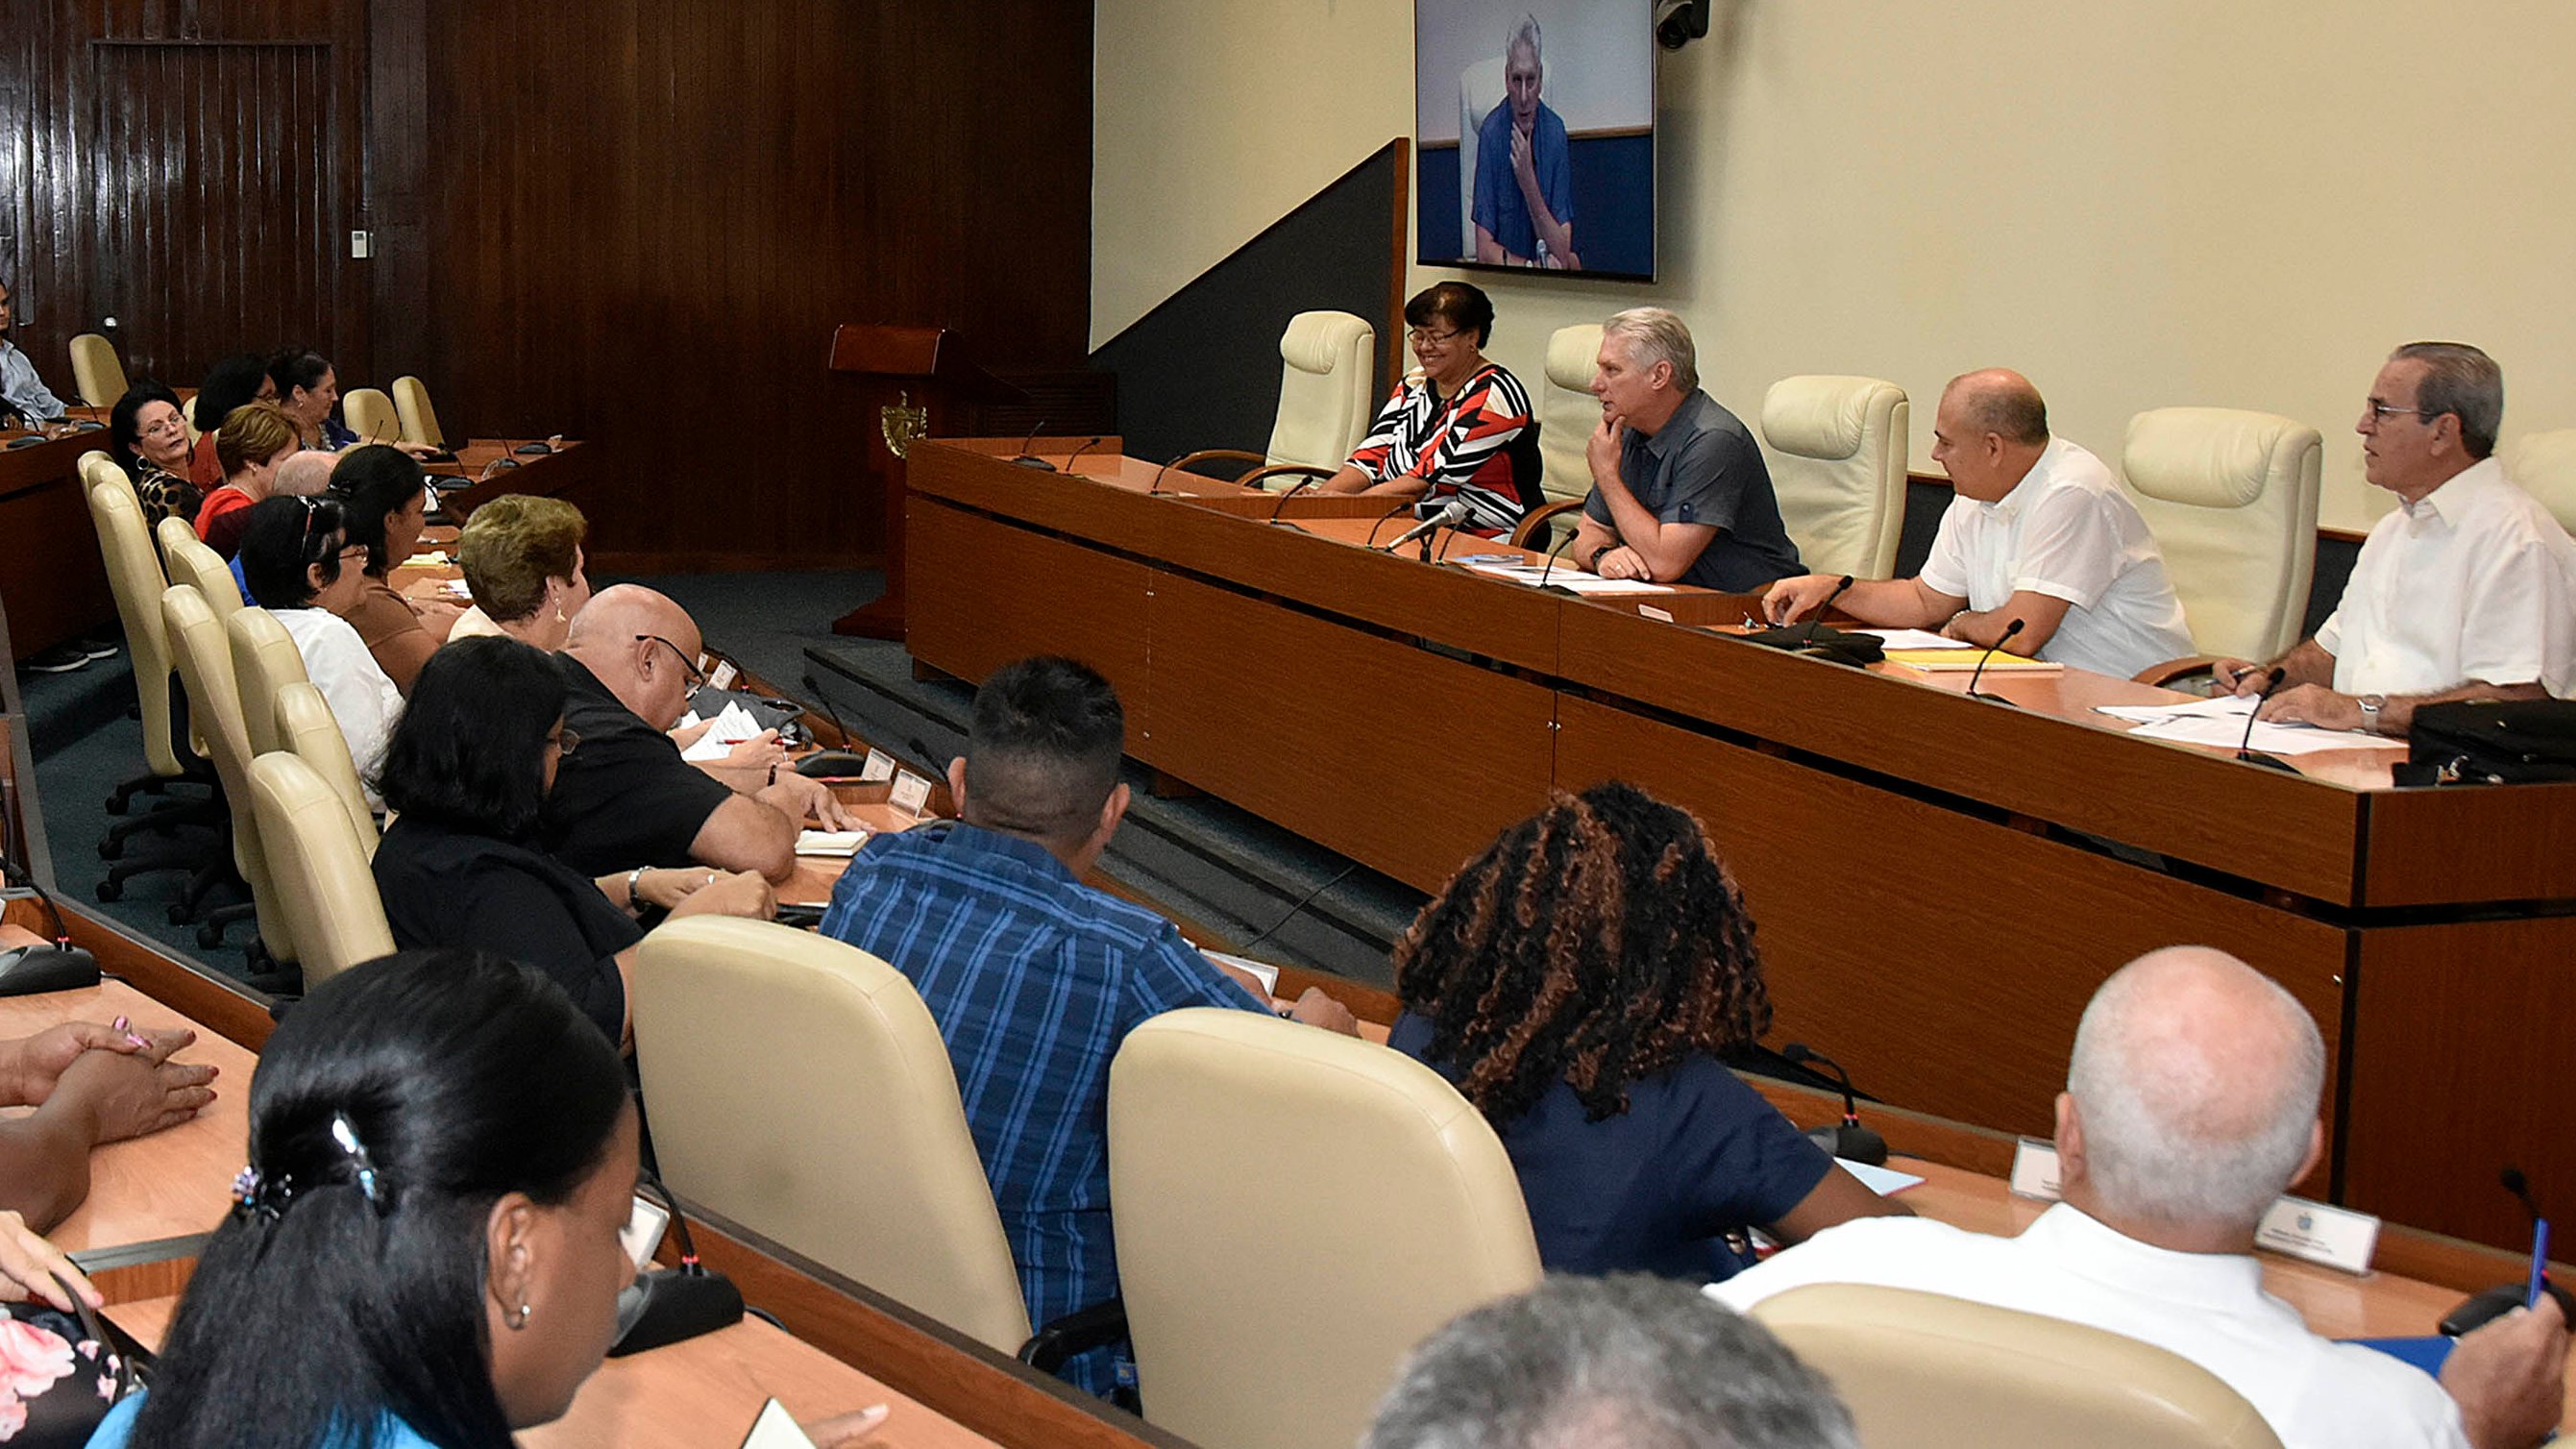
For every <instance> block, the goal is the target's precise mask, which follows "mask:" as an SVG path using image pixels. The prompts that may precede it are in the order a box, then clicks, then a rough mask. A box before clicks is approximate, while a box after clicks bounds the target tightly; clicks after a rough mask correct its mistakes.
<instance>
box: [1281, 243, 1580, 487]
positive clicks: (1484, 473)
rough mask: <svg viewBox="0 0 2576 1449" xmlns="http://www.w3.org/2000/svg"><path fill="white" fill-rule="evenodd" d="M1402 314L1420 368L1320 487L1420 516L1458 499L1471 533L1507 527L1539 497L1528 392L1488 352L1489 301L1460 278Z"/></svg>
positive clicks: (1415, 301) (1410, 304)
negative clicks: (1407, 506) (1402, 504)
mask: <svg viewBox="0 0 2576 1449" xmlns="http://www.w3.org/2000/svg"><path fill="white" fill-rule="evenodd" d="M1404 320H1405V322H1406V324H1407V325H1408V326H1409V327H1411V328H1412V331H1411V332H1410V333H1409V334H1407V336H1408V339H1409V340H1410V341H1411V342H1412V344H1413V358H1414V361H1416V362H1418V363H1420V364H1421V367H1422V370H1421V372H1420V373H1418V374H1416V375H1414V376H1411V377H1407V378H1406V379H1405V380H1404V383H1403V385H1401V386H1399V387H1398V388H1397V389H1396V390H1395V396H1394V397H1392V398H1389V399H1387V404H1386V406H1385V407H1383V408H1380V409H1379V410H1378V415H1377V421H1376V422H1374V423H1372V424H1370V425H1369V432H1368V436H1367V437H1366V438H1363V439H1361V440H1360V445H1359V447H1358V448H1357V449H1356V450H1354V451H1353V452H1352V454H1351V458H1350V461H1349V462H1348V463H1345V464H1343V465H1342V468H1341V471H1340V472H1337V473H1335V474H1334V475H1333V476H1332V477H1331V478H1329V479H1327V480H1326V481H1325V483H1324V485H1323V486H1324V491H1325V492H1328V493H1368V494H1374V495H1378V496H1382V497H1384V498H1385V499H1386V500H1387V502H1388V504H1389V505H1390V506H1392V505H1395V504H1397V503H1398V502H1399V501H1400V500H1406V499H1410V500H1413V507H1414V512H1415V513H1416V514H1417V515H1420V516H1423V517H1428V516H1430V514H1431V513H1433V512H1435V511H1436V510H1437V509H1439V508H1440V507H1443V506H1445V505H1447V504H1448V503H1449V501H1450V500H1451V499H1453V498H1455V499H1461V500H1464V501H1465V503H1466V505H1467V524H1466V528H1467V531H1468V532H1470V533H1475V534H1480V535H1483V536H1486V537H1493V536H1496V535H1499V534H1506V533H1509V532H1511V530H1512V528H1513V527H1514V526H1515V525H1516V524H1518V523H1519V522H1520V521H1521V516H1522V515H1523V514H1525V513H1527V512H1529V511H1530V510H1531V509H1533V508H1536V507H1537V506H1538V505H1539V504H1540V503H1541V502H1542V501H1544V500H1543V496H1542V495H1541V493H1540V492H1539V456H1538V423H1537V421H1536V420H1535V419H1533V418H1532V417H1531V416H1530V399H1529V393H1528V392H1527V391H1525V390H1524V389H1523V388H1522V387H1521V384H1520V380H1519V379H1518V378H1515V377H1513V376H1512V375H1511V374H1510V373H1509V372H1507V371H1505V370H1504V369H1503V367H1502V365H1501V364H1499V363H1496V362H1493V361H1490V360H1488V359H1487V358H1486V356H1485V354H1484V346H1485V343H1486V340H1487V339H1488V338H1489V337H1491V336H1492V334H1493V327H1494V304H1493V302H1492V301H1491V300H1489V299H1488V298H1487V297H1486V296H1485V294H1484V292H1483V291H1481V290H1479V289H1478V288H1475V287H1471V286H1469V285H1467V284H1466V283H1465V282H1441V283H1439V284H1437V285H1435V286H1432V287H1429V288H1426V289H1424V290H1423V291H1422V292H1420V293H1419V294H1417V295H1416V296H1415V297H1414V298H1413V300H1412V301H1410V302H1407V303H1405V304H1404Z"/></svg>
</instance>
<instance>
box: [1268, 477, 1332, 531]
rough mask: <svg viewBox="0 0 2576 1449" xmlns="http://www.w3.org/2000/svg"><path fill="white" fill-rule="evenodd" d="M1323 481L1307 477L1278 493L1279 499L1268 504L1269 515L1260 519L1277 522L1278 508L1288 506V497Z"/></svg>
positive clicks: (1294, 495) (1292, 496)
mask: <svg viewBox="0 0 2576 1449" xmlns="http://www.w3.org/2000/svg"><path fill="white" fill-rule="evenodd" d="M1323 481H1324V480H1323V479H1321V478H1309V479H1307V480H1305V481H1304V482H1302V483H1299V484H1298V485H1297V486H1296V487H1294V488H1291V489H1289V490H1288V491H1287V492H1285V493H1282V494H1280V495H1279V501H1278V502H1276V503H1273V504H1271V505H1270V516H1269V517H1268V518H1265V519H1263V520H1261V521H1262V522H1264V523H1277V522H1278V521H1279V510H1280V509H1282V508H1285V507H1287V506H1288V500H1289V499H1291V498H1294V497H1296V496H1297V495H1298V494H1300V493H1303V492H1305V491H1306V490H1307V489H1309V488H1312V487H1314V486H1315V485H1316V484H1318V483H1321V482H1323Z"/></svg>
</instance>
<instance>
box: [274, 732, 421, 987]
mask: <svg viewBox="0 0 2576 1449" xmlns="http://www.w3.org/2000/svg"><path fill="white" fill-rule="evenodd" d="M304 687H305V688H307V689H310V688H312V686H311V685H306V686H304ZM332 795H333V792H332V789H331V787H330V786H329V785H328V784H326V783H324V782H323V779H322V777H321V775H320V774H319V773H317V772H316V771H315V770H314V769H313V767H312V766H310V765H307V764H306V763H305V762H304V761H303V760H302V759H300V758H298V757H297V756H295V755H291V754H288V753H286V752H285V751H283V750H280V751H278V752H277V753H275V754H267V755H262V756H260V757H259V758H258V759H256V760H253V761H251V762H250V799H251V810H252V812H253V813H254V814H255V815H257V816H258V819H259V829H260V835H261V839H262V840H263V841H265V842H266V844H267V847H268V853H269V865H270V870H271V872H272V875H273V878H274V883H275V885H276V887H277V892H278V896H279V900H280V903H281V905H282V906H283V908H284V912H285V915H286V918H287V921H288V923H289V929H291V930H292V931H293V933H294V935H295V939H296V945H297V949H298V953H299V955H300V956H301V958H302V961H301V964H302V966H303V968H304V970H303V983H304V989H305V990H307V991H310V990H312V989H313V988H314V987H316V986H319V985H321V984H322V983H323V982H324V981H327V980H329V979H330V978H331V977H332V976H334V975H337V974H338V973H340V972H342V971H345V970H347V969H349V968H350V967H352V966H355V965H357V964H358V963H359V962H361V961H372V960H374V959H376V958H377V957H379V956H383V955H386V954H388V953H390V952H391V951H392V950H393V949H394V933H393V930H392V928H391V927H389V926H387V925H386V924H385V905H384V899H383V897H381V896H379V895H378V894H377V893H376V877H375V875H374V873H373V872H372V871H370V870H369V869H368V866H367V852H366V851H365V850H364V849H362V848H361V847H360V845H359V842H358V839H357V837H356V836H355V835H353V834H352V833H351V832H350V830H349V822H348V817H346V816H345V815H343V814H342V813H341V812H340V811H339V810H337V809H334V808H333V798H332Z"/></svg>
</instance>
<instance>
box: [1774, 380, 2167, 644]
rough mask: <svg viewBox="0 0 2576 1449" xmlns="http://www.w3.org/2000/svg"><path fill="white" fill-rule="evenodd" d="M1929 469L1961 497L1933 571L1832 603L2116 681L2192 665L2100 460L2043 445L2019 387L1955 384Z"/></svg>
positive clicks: (2149, 542) (1945, 520)
mask: <svg viewBox="0 0 2576 1449" xmlns="http://www.w3.org/2000/svg"><path fill="white" fill-rule="evenodd" d="M1932 458H1933V461H1935V462H1937V463H1939V464H1940V465H1941V466H1942V467H1943V468H1944V469H1945V470H1947V471H1948V473H1949V475H1950V486H1951V487H1952V488H1953V489H1955V490H1957V493H1958V497H1957V498H1956V499H1955V500H1953V501H1952V503H1951V504H1950V509H1949V511H1948V512H1947V513H1944V514H1943V515H1941V532H1940V533H1939V535H1938V536H1936V537H1935V538H1934V539H1933V540H1932V554H1931V557H1929V558H1927V559H1925V560H1924V563H1923V572H1922V573H1921V574H1919V575H1917V576H1916V577H1914V578H1910V579H1888V580H1871V581H1867V582H1860V583H1855V584H1853V585H1852V586H1851V587H1850V588H1848V589H1845V590H1844V591H1843V594H1842V597H1841V598H1840V599H1839V600H1837V602H1838V603H1840V604H1841V606H1842V607H1843V608H1844V609H1846V610H1848V611H1850V613H1851V614H1852V615H1853V616H1854V617H1856V618H1858V619H1861V620H1862V621H1864V622H1866V623H1871V624H1878V625H1883V626H1885V627H1888V628H1905V629H1938V630H1940V631H1941V632H1942V633H1944V634H1946V635H1948V636H1949V637H1951V638H1953V639H1960V640H1965V641H1966V642H1968V643H1970V644H1975V645H1978V646H1980V647H1982V648H1993V647H1996V646H1998V645H2000V646H2001V647H2002V648H2003V649H2004V650H2006V651H2007V652H2010V653H2014V654H2020V655H2024V656H2028V657H2034V658H2039V659H2047V660H2052V661H2054V662H2056V663H2060V664H2066V665H2071V666H2073V667H2075V668H2077V669H2090V670H2092V671H2094V672H2095V673H2097V674H2111V675H2117V676H2120V677H2122V678H2126V677H2128V676H2130V675H2133V674H2135V673H2137V672H2138V671H2139V670H2141V669H2145V668H2147V667H2148V666H2150V665H2154V664H2161V663H2163V662H2164V661H2166V660H2168V659H2178V658H2181V657H2183V656H2184V655H2187V654H2190V653H2191V652H2192V642H2191V631H2190V629H2189V628H2187V627H2186V626H2185V625H2184V623H2183V617H2182V602H2181V601H2180V600H2179V599H2176V598H2175V597H2174V591H2173V582H2172V580H2170V579H2168V578H2167V577H2166V576H2165V561H2164V555H2163V554H2162V553H2161V552H2159V551H2158V550H2157V548H2156V540H2155V535H2153V534H2151V533H2149V532H2148V531H2147V521H2146V520H2145V519H2143V518H2141V517H2139V516H2138V510H2137V508H2136V506H2135V505H2133V504H2131V503H2130V502H2129V499H2128V495H2126V494H2124V493H2122V492H2121V491H2120V485H2119V483H2118V482H2117V481H2116V480H2114V479H2113V478H2112V476H2111V470H2110V469H2109V468H2107V467H2105V466H2103V463H2102V460H2101V459H2099V458H2096V457H2094V456H2093V455H2092V454H2091V453H2089V452H2086V451H2085V450H2084V449H2082V448H2080V447H2078V446H2076V445H2075V444H2073V443H2070V442H2068V441H2066V440H2065V439H2064V438H2052V437H2050V436H2049V435H2048V405H2047V404H2046V403H2045V402H2043V401H2041V399H2040V396H2039V389H2037V388H2035V387H2032V386H2031V385H2030V380H2029V379H2028V378H2025V377H2023V376H2022V375H2021V374H2019V373H2017V372H2008V371H2005V370H2003V369H2001V368H1996V369H1993V370H1990V371H1986V372H1971V373H1968V374H1966V375H1965V376H1963V377H1956V378H1953V379H1951V381H1950V385H1949V386H1948V387H1946V388H1944V389H1942V392H1941V406H1940V408H1939V410H1938V411H1937V412H1936V413H1935V414H1934V416H1933V422H1932ZM1841 584H1842V580H1840V579H1838V578H1835V577H1833V576H1831V575H1827V574H1808V575H1806V576H1805V577H1803V578H1794V579H1782V580H1781V581H1780V582H1779V583H1776V584H1774V585H1772V586H1771V590H1770V592H1769V593H1767V594H1765V595H1764V596H1763V600H1762V604H1763V608H1764V610H1765V611H1766V612H1767V613H1769V615H1770V616H1771V619H1772V621H1773V622H1774V623H1787V622H1789V621H1790V620H1793V619H1797V618H1801V617H1803V616H1805V615H1807V614H1809V613H1812V612H1813V611H1814V610H1815V609H1816V608H1817V607H1818V606H1819V605H1821V604H1823V603H1824V601H1825V600H1826V599H1827V598H1828V597H1830V596H1831V595H1832V594H1833V592H1834V590H1835V589H1836V588H1838V587H1840V586H1841ZM2016 620H2018V621H2019V622H2020V624H2021V627H2020V628H2019V629H2018V630H2015V629H2013V624H2014V621H2016ZM2008 633H2009V635H2010V637H2009V638H2007V637H2006V636H2007V634H2008Z"/></svg>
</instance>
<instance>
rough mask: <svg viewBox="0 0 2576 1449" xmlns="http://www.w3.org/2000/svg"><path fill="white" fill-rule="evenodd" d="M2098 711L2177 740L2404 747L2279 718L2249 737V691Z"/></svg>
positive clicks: (2265, 747) (2259, 746) (2295, 750)
mask: <svg viewBox="0 0 2576 1449" xmlns="http://www.w3.org/2000/svg"><path fill="white" fill-rule="evenodd" d="M2098 712H2099V713H2102V714H2107V715H2109V716H2111V717H2112V718H2114V719H2124V720H2128V721H2129V722H2131V723H2132V724H2134V725H2136V726H2137V728H2135V729H2132V730H2130V731H2129V733H2131V734H2133V735H2136V736H2137V737H2138V738H2140V739H2143V740H2173V741H2176V742H2178V743H2181V744H2186V745H2217V746H2220V747H2222V748H2226V749H2231V750H2232V749H2235V748H2236V747H2237V743H2238V741H2240V740H2242V741H2245V742H2246V745H2245V747H2246V748H2248V749H2252V750H2259V751H2261V752H2263V753H2264V754H2267V755H2309V754H2315V753H2316V752H2318V751H2320V750H2402V749H2404V748H2406V742H2405V741H2404V740H2392V739H2387V738H2384V737H2382V736H2379V735H2372V734H2357V733H2354V732H2351V731H2348V730H2329V729H2319V728H2318V727H2316V726H2315V725H2312V724H2295V723H2283V724H2275V723H2273V722H2272V721H2270V720H2262V721H2259V722H2257V723H2256V724H2255V726H2254V732H2253V735H2252V736H2251V738H2250V739H2249V738H2248V736H2247V735H2246V732H2245V720H2246V716H2248V715H2251V714H2252V713H2253V712H2254V700H2253V699H2252V698H2251V697H2250V696H2246V697H2240V696H2237V695H2232V694H2223V695H2219V696H2218V697H2216V698H2214V699H2195V700H2191V701H2189V702H2187V703H2183V704H2108V705H2102V706H2099V707H2098Z"/></svg>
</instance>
